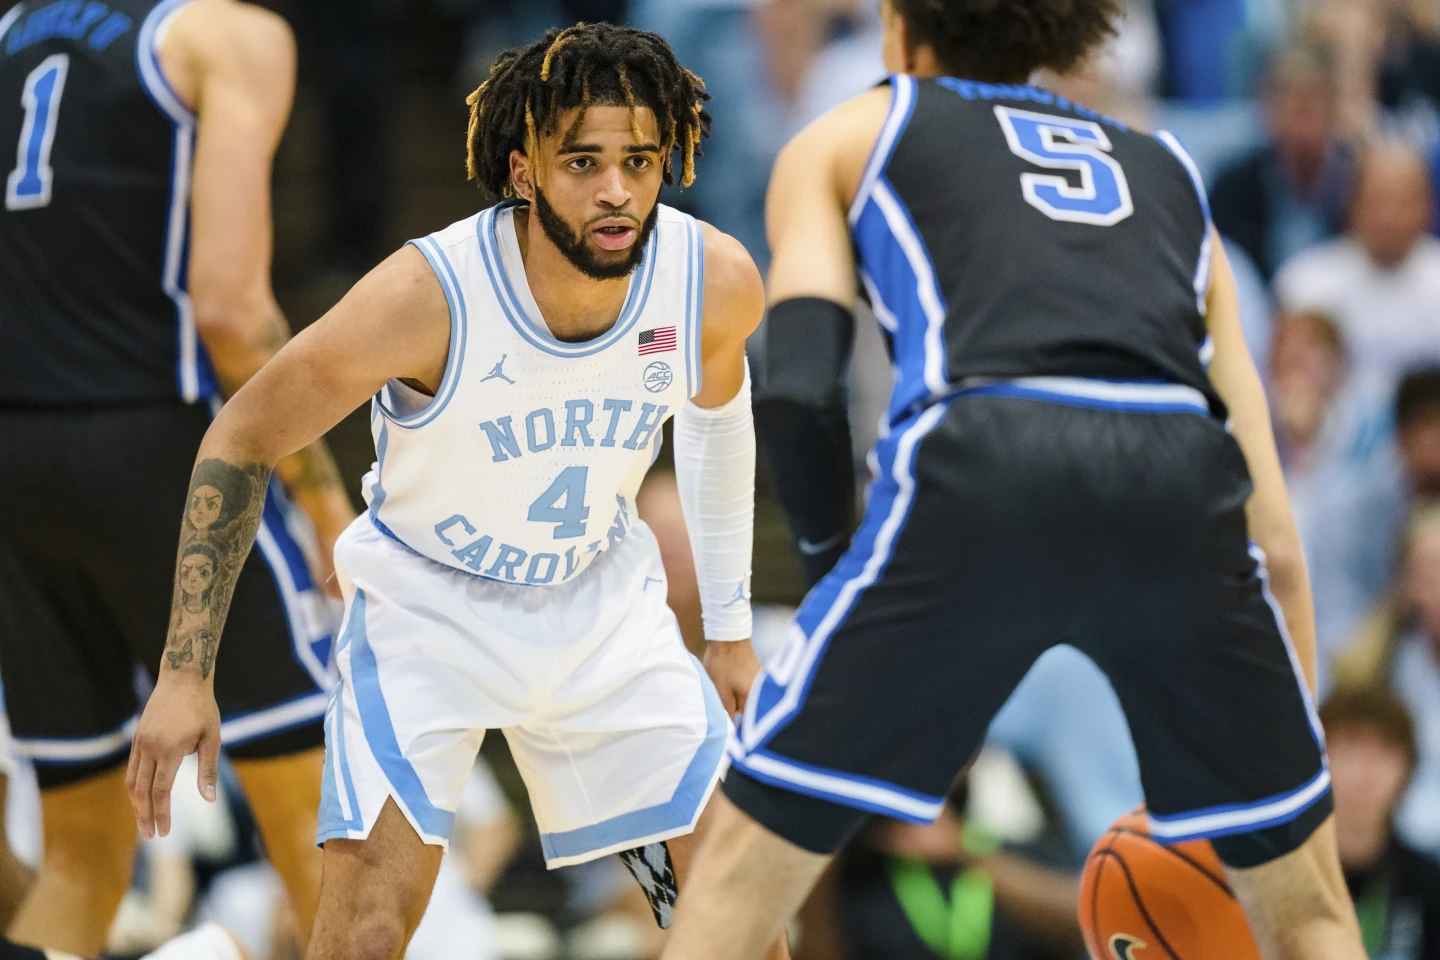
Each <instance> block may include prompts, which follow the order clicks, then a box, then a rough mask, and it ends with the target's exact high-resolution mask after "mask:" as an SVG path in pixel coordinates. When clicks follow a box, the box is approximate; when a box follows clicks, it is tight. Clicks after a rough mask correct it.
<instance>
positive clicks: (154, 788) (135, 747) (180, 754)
mask: <svg viewBox="0 0 1440 960" xmlns="http://www.w3.org/2000/svg"><path fill="white" fill-rule="evenodd" d="M162 670H163V668H162ZM192 753H199V754H200V757H199V759H200V763H199V770H200V772H199V776H198V777H197V783H196V786H197V787H198V788H199V790H200V795H201V796H202V797H204V798H205V799H206V800H209V801H211V802H212V803H213V802H214V801H215V788H216V782H217V781H218V780H219V779H220V708H219V707H218V706H216V704H215V687H214V684H213V683H212V682H210V681H207V680H202V679H200V678H199V677H197V676H193V675H191V674H182V673H176V672H174V671H163V672H162V673H161V675H160V681H159V682H158V683H157V684H156V685H155V692H154V693H152V694H150V702H149V703H147V704H145V712H144V713H143V714H141V716H140V725H139V726H138V727H136V728H135V739H134V740H133V741H132V742H131V744H130V766H129V767H128V768H127V769H126V771H125V788H126V789H127V790H128V791H129V792H130V803H131V804H132V805H133V806H134V807H135V822H136V823H137V824H138V825H139V827H140V833H141V834H142V835H143V836H144V837H145V838H146V839H150V838H152V837H154V836H155V835H156V834H157V833H158V834H159V835H160V836H162V837H163V836H165V835H166V834H168V833H169V832H170V789H171V787H173V786H174V785H175V772H176V771H177V770H178V769H179V768H180V761H181V760H183V759H184V758H185V757H186V756H187V755H189V754H192Z"/></svg>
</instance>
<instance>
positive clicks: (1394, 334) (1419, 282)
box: [1275, 141, 1440, 386]
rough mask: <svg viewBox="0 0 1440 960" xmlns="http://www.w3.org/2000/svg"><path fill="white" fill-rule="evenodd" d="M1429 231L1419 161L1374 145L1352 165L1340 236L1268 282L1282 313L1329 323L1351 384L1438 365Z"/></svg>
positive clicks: (1437, 279)
mask: <svg viewBox="0 0 1440 960" xmlns="http://www.w3.org/2000/svg"><path fill="white" fill-rule="evenodd" d="M1430 222H1431V184H1430V172H1429V169H1428V168H1427V166H1426V163H1425V160H1424V158H1423V157H1422V156H1421V154H1420V153H1419V152H1418V151H1417V150H1415V149H1414V148H1412V147H1409V146H1406V145H1404V144H1401V143H1398V142H1394V141H1389V142H1385V143H1379V144H1377V145H1375V146H1372V147H1371V148H1369V149H1368V150H1367V151H1366V153H1365V154H1364V156H1363V157H1362V159H1361V163H1360V168H1359V171H1358V176H1357V181H1356V185H1355V196H1354V202H1353V203H1352V204H1351V208H1350V232H1349V234H1348V235H1347V236H1345V237H1342V238H1340V239H1337V240H1332V241H1330V242H1329V243H1325V244H1322V245H1320V246H1318V247H1315V248H1312V249H1310V250H1306V251H1305V252H1303V253H1301V254H1299V255H1297V256H1296V257H1294V258H1293V259H1291V260H1290V261H1289V262H1288V263H1286V264H1285V265H1284V266H1283V267H1282V268H1281V269H1280V272H1279V273H1278V274H1277V275H1276V277H1275V293H1276V297H1277V299H1278V300H1279V301H1280V304H1281V306H1282V307H1284V308H1286V309H1290V310H1304V309H1314V310H1321V311H1324V312H1326V313H1328V314H1330V315H1331V316H1332V317H1333V318H1334V319H1335V322H1336V323H1338V324H1339V326H1340V331H1341V332H1342V333H1343V334H1344V335H1345V341H1346V343H1347V344H1349V347H1350V358H1351V363H1352V366H1353V369H1354V374H1355V376H1356V377H1357V378H1362V379H1366V380H1370V379H1373V380H1374V381H1375V383H1376V384H1378V385H1382V386H1388V385H1390V384H1393V383H1394V382H1395V381H1396V380H1397V379H1398V378H1399V375H1400V373H1401V372H1403V371H1404V370H1405V369H1406V368H1407V367H1409V366H1412V365H1414V364H1415V363H1417V362H1422V361H1425V360H1440V312H1437V310H1436V305H1437V304H1440V240H1436V239H1435V238H1434V237H1432V236H1430V235H1429V233H1428V231H1429V229H1430Z"/></svg>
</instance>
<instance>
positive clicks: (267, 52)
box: [163, 0, 296, 87]
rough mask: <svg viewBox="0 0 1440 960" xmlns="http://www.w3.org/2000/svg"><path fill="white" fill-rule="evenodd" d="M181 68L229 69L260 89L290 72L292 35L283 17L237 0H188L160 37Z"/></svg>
mask: <svg viewBox="0 0 1440 960" xmlns="http://www.w3.org/2000/svg"><path fill="white" fill-rule="evenodd" d="M163 43H164V45H165V47H166V48H167V53H169V52H173V53H174V54H175V56H176V57H177V59H178V60H179V61H180V64H181V67H182V69H184V68H186V67H187V66H188V67H189V68H190V69H192V70H195V71H197V72H200V73H204V72H208V71H212V70H225V71H227V72H233V73H236V74H238V75H240V76H243V77H245V78H246V79H248V80H250V81H252V82H253V83H255V84H256V85H257V86H260V87H264V86H269V85H273V84H276V83H280V82H287V81H288V80H289V79H290V78H291V77H292V75H293V74H294V71H295V61H296V52H295V34H294V31H292V30H291V29H290V25H289V24H288V23H287V22H286V21H285V18H284V17H281V16H280V15H279V14H276V13H273V12H271V11H270V10H267V9H265V8H264V7H260V6H256V5H255V4H251V3H240V2H238V0H192V2H191V3H188V4H186V5H185V6H184V7H182V8H181V9H180V11H179V12H178V13H177V14H175V17H174V20H173V22H172V24H171V26H170V29H169V30H168V32H167V34H166V36H165V39H164V41H163Z"/></svg>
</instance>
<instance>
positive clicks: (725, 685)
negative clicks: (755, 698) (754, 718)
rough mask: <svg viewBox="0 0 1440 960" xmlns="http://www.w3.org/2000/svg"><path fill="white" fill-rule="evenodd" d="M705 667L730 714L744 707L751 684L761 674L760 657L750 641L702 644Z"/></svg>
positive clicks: (713, 641)
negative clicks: (756, 654)
mask: <svg viewBox="0 0 1440 960" xmlns="http://www.w3.org/2000/svg"><path fill="white" fill-rule="evenodd" d="M705 669H706V671H708V672H709V674H710V679H711V680H713V681H715V687H716V689H718V690H719V691H720V702H721V703H722V704H724V705H725V712H726V713H728V714H730V715H731V716H732V717H733V716H735V715H736V714H738V713H739V712H740V711H741V710H744V709H745V701H746V700H747V699H749V697H750V685H751V684H753V683H754V682H755V678H756V677H757V676H759V675H760V658H758V657H756V656H755V648H754V647H753V646H752V645H751V644H750V641H749V640H736V641H719V640H712V641H711V642H710V643H707V644H706V645H705Z"/></svg>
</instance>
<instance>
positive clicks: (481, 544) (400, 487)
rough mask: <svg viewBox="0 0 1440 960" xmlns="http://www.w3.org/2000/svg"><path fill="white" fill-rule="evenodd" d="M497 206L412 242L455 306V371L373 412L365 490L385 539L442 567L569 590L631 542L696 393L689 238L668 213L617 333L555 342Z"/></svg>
mask: <svg viewBox="0 0 1440 960" xmlns="http://www.w3.org/2000/svg"><path fill="white" fill-rule="evenodd" d="M514 207H515V204H514V203H513V202H512V203H502V204H500V205H499V206H496V207H491V208H490V209H488V210H484V211H482V212H480V213H479V214H476V215H475V216H473V217H470V218H468V219H465V220H461V221H460V222H459V223H456V224H452V225H451V226H449V227H447V228H445V229H444V230H441V231H439V232H437V233H433V234H431V235H429V236H428V237H424V238H422V239H420V240H416V241H412V242H413V243H414V244H415V246H416V248H417V249H418V250H419V251H420V252H421V253H422V254H424V255H425V259H426V260H428V261H429V262H430V266H431V268H432V269H434V271H435V275H436V277H437V278H438V279H439V281H440V286H441V288H442V289H443V290H444V292H445V299H446V300H447V302H448V303H449V306H450V354H449V358H448V359H447V361H446V364H445V372H444V375H443V376H442V378H441V381H440V386H439V389H438V390H437V391H436V394H435V396H434V397H433V398H431V397H427V396H425V395H423V394H421V393H419V392H418V391H416V390H413V389H411V388H410V387H407V386H406V385H404V384H403V383H400V382H398V381H391V382H390V383H388V384H387V385H386V386H385V387H384V388H383V389H382V390H381V391H380V393H379V394H377V395H376V398H375V400H374V402H373V403H372V405H371V432H372V434H373V435H374V439H375V451H376V457H377V461H376V464H375V466H374V467H373V468H372V469H371V471H370V473H369V474H367V475H366V477H365V499H366V502H367V503H369V505H370V517H371V520H372V521H373V522H374V524H375V526H376V527H377V528H378V529H379V530H380V531H381V532H382V533H385V534H387V535H389V536H391V537H393V538H394V539H396V540H398V541H400V542H401V543H402V544H404V545H405V546H407V547H409V548H410V549H411V550H414V551H416V552H417V553H420V554H421V555H423V556H426V557H429V558H430V559H432V560H435V561H437V562H439V563H443V564H446V565H447V566H451V567H455V568H457V569H460V570H464V571H467V572H469V573H473V574H476V575H479V576H482V577H488V578H490V579H493V580H501V581H506V582H510V583H523V584H530V585H534V586H543V585H546V584H558V583H563V582H565V581H567V580H569V579H571V578H573V577H574V576H576V575H577V574H578V573H580V571H582V570H584V569H585V568H586V567H587V566H589V564H590V562H591V561H592V560H594V559H595V557H597V556H598V555H599V554H600V553H602V552H604V551H606V550H608V549H609V548H610V547H612V546H614V545H615V544H617V543H618V542H620V541H621V540H622V539H624V537H625V535H626V533H627V531H628V530H629V529H630V526H631V525H632V524H633V523H635V522H636V521H637V518H636V515H635V494H636V493H637V491H638V490H639V488H640V481H641V480H642V479H643V478H644V476H645V472H646V471H647V470H648V469H649V468H650V465H651V464H652V463H653V462H654V460H655V457H656V456H657V455H658V454H659V452H660V444H661V426H662V425H663V424H664V422H665V421H666V420H668V419H669V418H670V417H671V415H672V414H673V413H674V412H675V411H676V410H677V409H679V407H680V405H681V404H683V403H685V402H687V401H688V400H689V398H690V397H692V396H694V395H695V394H696V393H697V392H698V391H699V389H700V372H701V371H700V343H701V336H700V320H701V310H702V284H703V282H704V276H703V265H704V247H703V239H702V235H701V229H700V224H699V223H698V222H697V221H696V220H694V219H693V218H691V217H690V216H688V215H686V214H684V213H681V212H680V211H678V210H674V209H672V208H670V207H666V206H663V205H662V206H661V207H660V208H659V213H658V217H657V223H656V225H655V229H654V232H653V233H652V234H651V236H650V239H649V241H648V243H647V244H646V248H645V252H644V254H643V257H642V259H641V261H640V264H639V265H638V266H637V267H636V268H635V270H634V272H633V273H632V274H631V276H630V289H629V294H628V295H627V297H626V300H625V305H624V306H623V307H622V308H621V310H620V314H619V317H618V319H617V320H616V321H615V325H614V326H613V327H612V328H610V329H609V330H607V331H606V332H605V333H603V334H601V335H599V336H597V337H595V338H593V339H591V340H587V341H584V342H582V343H565V342H562V341H560V340H557V339H556V338H555V337H554V336H553V335H552V334H551V333H550V330H549V328H548V327H547V326H546V324H545V321H544V319H543V318H542V317H541V316H540V310H539V308H538V307H537V306H536V303H535V298H534V296H533V295H532V294H531V291H530V285H529V283H528V281H527V279H526V276H525V265H524V262H523V260H522V258H521V256H520V245H519V241H518V240H517V238H516V235H515V226H514Z"/></svg>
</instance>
